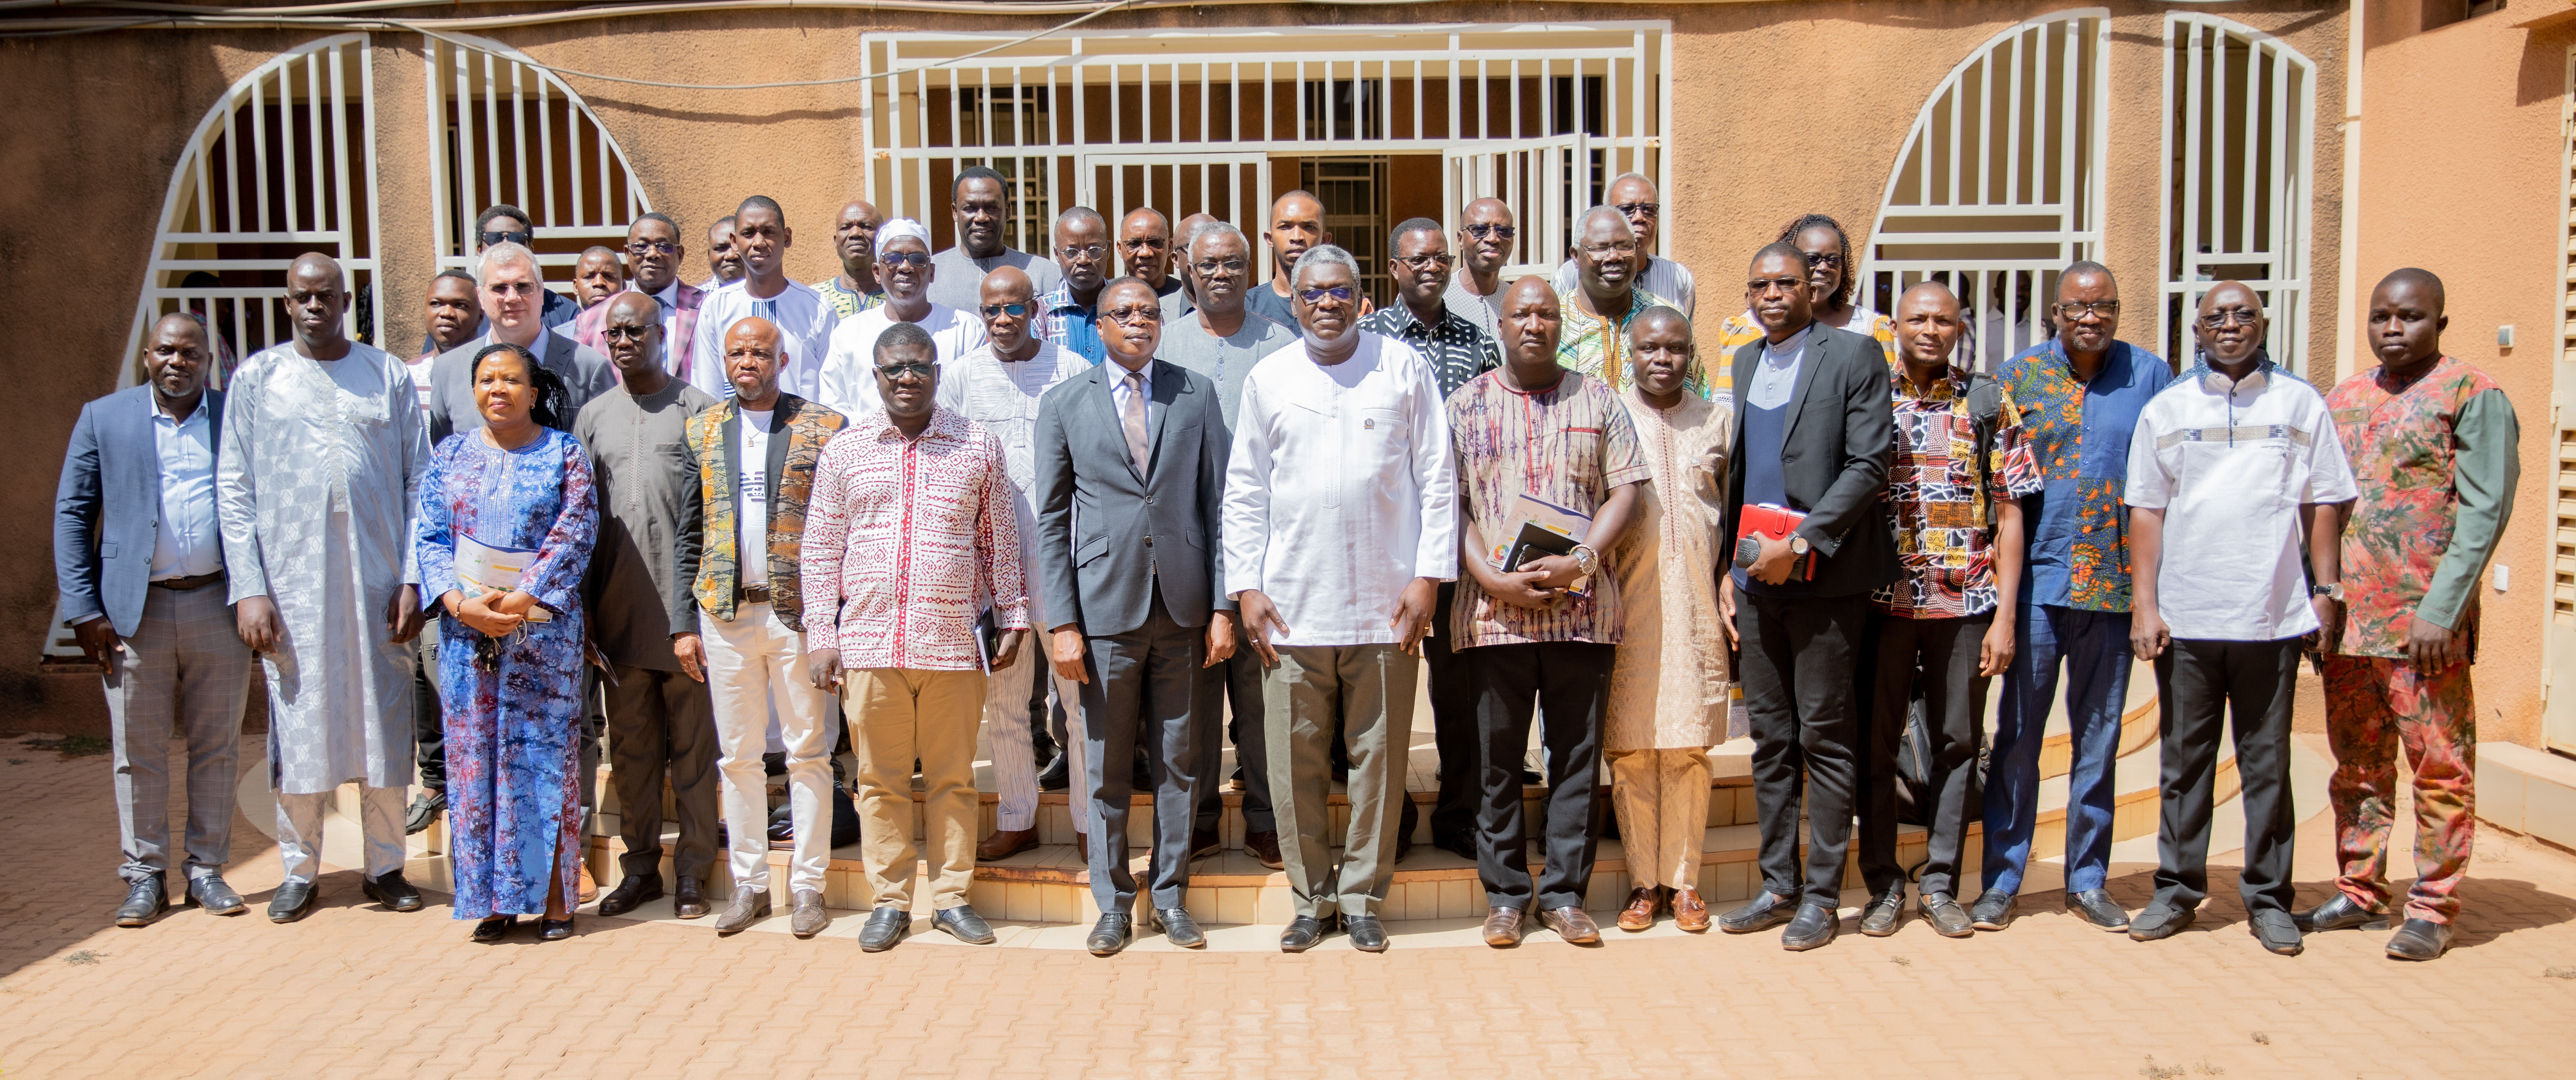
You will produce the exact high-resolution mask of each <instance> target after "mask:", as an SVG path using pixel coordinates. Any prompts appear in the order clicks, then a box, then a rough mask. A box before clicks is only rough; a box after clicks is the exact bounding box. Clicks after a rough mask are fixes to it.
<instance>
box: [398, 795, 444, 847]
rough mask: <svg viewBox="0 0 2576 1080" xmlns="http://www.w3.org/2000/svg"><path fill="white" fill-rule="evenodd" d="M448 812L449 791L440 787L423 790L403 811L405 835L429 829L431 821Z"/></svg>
mask: <svg viewBox="0 0 2576 1080" xmlns="http://www.w3.org/2000/svg"><path fill="white" fill-rule="evenodd" d="M446 812H447V792H446V791H444V790H442V789H439V788H429V789H427V790H425V791H422V792H421V793H420V795H419V797H417V798H414V799H413V800H412V801H411V808H410V809H409V810H406V811H404V812H403V835H405V836H415V835H418V834H420V833H425V832H428V831H429V826H430V823H431V822H434V821H437V820H438V815H440V814H444V813H446Z"/></svg>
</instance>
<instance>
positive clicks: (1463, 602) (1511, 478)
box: [1448, 371, 1654, 649]
mask: <svg viewBox="0 0 2576 1080" xmlns="http://www.w3.org/2000/svg"><path fill="white" fill-rule="evenodd" d="M1503 379H1504V373H1503V372H1500V371H1489V372H1486V373H1485V374H1482V375H1479V376H1476V377H1475V378H1474V379H1472V380H1469V381H1468V383H1467V385H1465V386H1462V387H1459V388H1458V392H1457V393H1455V394H1451V395H1449V406H1448V413H1449V439H1450V442H1451V444H1452V445H1454V446H1456V447H1457V455H1458V508H1459V511H1460V512H1461V514H1462V516H1464V517H1465V518H1466V520H1467V522H1468V524H1469V525H1471V526H1473V528H1474V529H1475V532H1476V535H1477V536H1478V537H1479V538H1480V539H1481V540H1482V543H1480V544H1479V545H1478V547H1479V548H1481V549H1483V550H1485V551H1487V552H1488V553H1490V551H1491V548H1492V546H1493V545H1497V544H1506V543H1508V542H1509V540H1508V539H1507V537H1508V536H1509V534H1510V533H1511V532H1512V531H1513V530H1514V529H1515V528H1516V527H1517V526H1518V525H1519V523H1520V516H1519V515H1518V514H1517V513H1516V512H1515V511H1516V509H1517V507H1518V506H1519V502H1520V496H1521V495H1522V494H1524V493H1527V494H1529V495H1531V496H1533V497H1536V498H1539V499H1544V500H1546V501H1548V502H1551V503H1554V504H1556V505H1558V506H1562V507H1565V508H1567V509H1569V510H1573V511H1575V512H1576V513H1580V514H1586V515H1589V514H1596V513H1599V512H1600V506H1601V504H1602V502H1604V501H1605V500H1607V499H1609V497H1610V491H1611V489H1613V488H1616V487H1618V486H1619V485H1621V484H1633V483H1638V482H1641V481H1646V480H1651V479H1653V478H1654V466H1653V464H1652V463H1650V462H1648V461H1647V460H1646V454H1645V451H1644V450H1643V449H1642V448H1640V447H1639V446H1638V445H1637V429H1636V425H1635V423H1634V422H1633V421H1631V420H1629V419H1628V407H1627V405H1625V404H1623V403H1621V402H1620V400H1619V397H1618V395H1616V394H1613V393H1611V392H1610V388H1609V387H1608V386H1606V385H1604V384H1603V383H1602V381H1601V380H1599V379H1595V378H1592V377H1590V376H1587V375H1584V374H1582V373H1580V372H1571V371H1569V372H1567V373H1566V374H1565V377H1564V378H1561V379H1559V380H1557V384H1556V385H1555V386H1552V387H1549V388H1548V389H1546V390H1542V391H1539V392H1538V393H1534V394H1524V393H1521V392H1520V391H1518V390H1514V389H1512V388H1511V387H1510V386H1509V385H1507V384H1505V383H1504V381H1503ZM1597 553H1598V554H1599V555H1600V557H1601V559H1602V560H1603V566H1602V568H1601V572H1600V573H1597V574H1594V575H1592V591H1591V594H1590V595H1588V596H1577V597H1574V598H1572V599H1569V600H1565V601H1561V602H1559V603H1558V604H1557V605H1556V606H1554V607H1552V608H1548V609H1546V610H1544V611H1538V610H1532V609H1529V608H1523V607H1514V606H1512V605H1509V604H1505V603H1502V602H1500V601H1497V600H1495V599H1493V598H1492V597H1491V596H1488V595H1486V593H1485V590H1484V589H1483V587H1481V586H1479V585H1477V584H1476V579H1475V578H1474V576H1472V575H1470V574H1467V573H1465V572H1463V571H1462V572H1460V573H1459V575H1458V597H1457V602H1456V603H1455V604H1452V605H1451V607H1450V624H1451V625H1450V630H1451V632H1453V633H1455V634H1456V635H1457V636H1456V637H1455V638H1453V639H1451V641H1450V643H1449V647H1450V648H1452V649H1470V648H1474V647H1476V646H1479V645H1509V644H1518V643H1524V642H1538V641H1589V642H1592V643H1594V644H1596V645H1616V644H1618V643H1619V636H1620V633H1621V632H1622V630H1623V629H1624V628H1625V627H1626V626H1627V619H1628V615H1627V611H1626V609H1625V608H1624V607H1623V606H1622V605H1621V604H1620V602H1619V582H1618V576H1617V575H1616V574H1615V573H1613V572H1612V569H1611V567H1610V565H1609V561H1610V560H1611V559H1613V558H1615V555H1614V554H1613V553H1612V552H1610V551H1607V550H1602V551H1598V552H1597ZM1487 565H1492V561H1491V560H1490V559H1488V561H1487Z"/></svg>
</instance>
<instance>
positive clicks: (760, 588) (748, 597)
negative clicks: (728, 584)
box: [742, 585, 769, 604]
mask: <svg viewBox="0 0 2576 1080" xmlns="http://www.w3.org/2000/svg"><path fill="white" fill-rule="evenodd" d="M742 602H743V603H746V604H766V603H768V602H769V586H767V585H746V586H743V589H742Z"/></svg>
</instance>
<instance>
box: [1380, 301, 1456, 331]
mask: <svg viewBox="0 0 2576 1080" xmlns="http://www.w3.org/2000/svg"><path fill="white" fill-rule="evenodd" d="M1385 310H1386V312H1387V313H1388V314H1387V319H1388V320H1389V321H1391V322H1393V323H1394V324H1395V325H1393V326H1390V327H1388V328H1387V329H1389V330H1392V331H1394V332H1395V333H1396V334H1398V335H1402V336H1405V337H1414V336H1417V335H1416V334H1415V331H1417V330H1419V331H1420V334H1419V335H1418V336H1420V337H1426V338H1427V337H1431V336H1433V335H1435V334H1437V333H1439V332H1440V329H1441V328H1442V327H1444V326H1447V325H1449V323H1450V321H1451V320H1454V319H1457V318H1458V313H1457V312H1454V311H1451V310H1449V309H1448V308H1446V307H1443V308H1441V309H1440V321H1439V322H1424V321H1422V316H1420V315H1416V314H1414V313H1413V306H1412V305H1410V304H1407V303H1405V302H1404V301H1403V300H1401V299H1398V300H1397V301H1396V302H1395V303H1393V304H1390V305H1388V306H1387V307H1386V308H1385ZM1461 321H1463V320H1461Z"/></svg>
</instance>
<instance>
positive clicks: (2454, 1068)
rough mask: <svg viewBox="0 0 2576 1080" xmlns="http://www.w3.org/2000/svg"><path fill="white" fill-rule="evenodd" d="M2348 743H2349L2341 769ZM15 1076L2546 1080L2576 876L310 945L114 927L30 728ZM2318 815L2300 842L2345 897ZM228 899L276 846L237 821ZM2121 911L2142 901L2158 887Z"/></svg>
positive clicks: (358, 908) (2572, 1003) (103, 785)
mask: <svg viewBox="0 0 2576 1080" xmlns="http://www.w3.org/2000/svg"><path fill="white" fill-rule="evenodd" d="M2319 749H2322V747H2319ZM0 762H5V763H0V837H5V840H0V854H4V855H5V856H6V858H5V862H0V865H5V866H6V868H7V871H8V873H7V874H6V876H5V877H0V927H6V928H7V929H8V934H7V936H6V937H5V939H0V1077H5V1078H6V1080H28V1078H39V1077H70V1076H100V1075H120V1076H130V1077H145V1076H149V1077H177V1076H225V1077H231V1076H281V1075H288V1074H295V1075H303V1076H322V1077H339V1076H351V1077H355V1076H370V1077H377V1076H422V1077H444V1076H474V1077H504V1078H518V1077H544V1076H580V1077H589V1076H626V1075H651V1076H686V1077H698V1076H712V1075H716V1074H717V1073H718V1072H719V1070H722V1071H724V1072H728V1073H731V1074H734V1075H745V1076H764V1077H765V1076H802V1075H827V1076H871V1077H874V1076H886V1077H893V1076H907V1077H910V1076H1013V1077H1017V1076H1032V1075H1055V1074H1061V1075H1090V1076H1156V1077H1161V1076H1182V1075H1188V1076H1219V1075H1221V1076H1246V1077H1249V1076H1307V1075H1320V1076H1359V1075H1369V1076H1389V1075H1420V1076H1443V1075H1473V1076H1477V1077H1480V1078H1483V1077H1518V1076H1533V1077H1536V1076H1549V1077H1561V1076H1567V1075H1598V1076H1618V1077H1624V1076H1646V1075H1655V1076H1729V1075H1743V1076H1762V1077H1766V1078H1768V1077H1803V1076H1854V1075H1864V1074H1867V1075H1879V1076H1890V1075H1920V1076H1971V1075H1972V1076H1977V1077H2010V1076H2032V1077H2056V1076H2117V1077H2133V1076H2145V1077H2158V1078H2191V1077H2200V1076H2227V1077H2233V1078H2245V1077H2267V1076H2336V1077H2342V1076H2356V1077H2424V1076H2434V1075H2453V1076H2517V1077H2521V1076H2551V1075H2561V1076H2563V1075H2570V1074H2571V1073H2576V1054H2571V1052H2570V1051H2571V1044H2576V979H2571V978H2562V977H2552V976H2549V975H2547V974H2546V972H2547V970H2548V969H2550V968H2553V967H2557V968H2576V858H2570V857H2569V856H2567V855H2566V854H2565V853H2562V852H2557V851H2552V850H2547V849H2543V848H2538V847H2535V846H2533V845H2531V844H2528V843H2525V842H2521V841H2517V840H2513V839H2510V838H2505V837H2501V836H2498V835H2496V834H2494V833H2492V832H2490V833H2489V834H2488V835H2487V836H2486V837H2484V838H2483V841H2484V842H2482V843H2481V844H2480V845H2479V850H2478V861H2477V863H2476V866H2475V868H2474V874H2475V877H2474V878H2473V879H2472V880H2471V881H2470V882H2469V883H2468V885H2467V886H2466V887H2465V889H2464V890H2463V895H2464V897H2465V899H2466V902H2467V908H2468V912H2467V916H2466V919H2465V922H2464V933H2463V936H2462V941H2461V946H2460V947H2459V948H2457V949H2456V950H2455V951H2454V952H2453V953H2452V954H2451V955H2450V957H2448V958H2447V959H2444V960H2443V961H2441V962H2439V963H2436V964H2430V965H2401V964H2397V963H2394V962H2391V961H2388V960H2385V959H2382V958H2381V956H2380V954H2379V948H2378V946H2379V935H2377V934H2368V935H2365V934H2360V933H2342V934H2333V935H2327V936H2324V937H2320V938H2315V939H2311V945H2310V948H2309V950H2308V952H2307V955H2305V956H2302V957H2299V958H2297V959H2281V958H2277V957H2272V956H2269V955H2266V954H2264V953H2262V952H2261V951H2259V950H2258V949H2256V947H2255V946H2254V943H2253V941H2252V940H2251V939H2250V938H2249V937H2248V936H2247V935H2246V933H2245V930H2244V925H2243V912H2242V910H2241V908H2240V907H2239V906H2238V905H2237V903H2236V901H2235V899H2234V895H2233V894H2234V883H2233V880H2232V877H2229V878H2228V879H2227V880H2225V881H2223V882H2222V883H2221V885H2220V887H2219V888H2218V889H2217V892H2218V893H2219V894H2220V898H2219V899H2218V900H2216V901H2214V902H2213V903H2212V904H2211V905H2210V906H2209V908H2208V909H2207V910H2206V911H2205V912H2204V919H2203V922H2202V927H2203V928H2202V929H2196V930H2195V931H2193V932H2191V933H2188V934H2186V935H2184V936H2183V937H2181V938H2179V939H2176V940H2174V941H2169V942H2164V943H2161V944H2158V945H2139V944H2135V943H2132V942H2129V941H2128V940H2126V939H2125V938H2119V937H2114V936H2111V935H2106V934H2101V933H2097V932H2094V931H2090V930H2085V929H2081V928H2079V927H2078V926H2076V925H2075V924H2074V923H2073V922H2072V921H2071V920H2069V919H2067V918H2065V917H2064V916H2062V915H2059V914H2056V913H2055V912H2054V911H2053V910H2051V909H2053V908H2054V906H2055V901H2056V897H2055V896H2054V895H2043V896H2037V897H2033V898H2030V899H2032V900H2033V901H2035V902H2034V904H2032V905H2031V906H2032V907H2033V908H2035V909H2037V910H2038V912H2039V913H2037V914H2033V915H2029V916H2026V917H2025V918H2024V919H2023V920H2022V921H2021V922H2020V923H2019V924H2017V925H2016V926H2015V927H2014V928H2013V930H2012V931H2010V932H2009V933H2006V934H2001V935H1981V936H1979V937H1977V938H1975V939H1972V940H1968V941H1948V940H1944V939H1941V938H1938V937H1935V936H1934V935H1932V934H1931V932H1930V931H1929V930H1928V929H1925V928H1924V927H1923V926H1922V925H1921V924H1920V923H1909V924H1908V926H1907V928H1906V930H1905V931H1904V932H1903V933H1901V934H1899V935H1898V936H1896V937H1894V938H1892V939H1888V940H1884V941H1872V940H1868V939H1864V938H1860V937H1858V936H1857V935H1851V936H1846V937H1845V938H1844V939H1843V940H1841V941H1839V942H1837V943H1835V944H1834V945H1833V946H1831V947H1829V948H1827V949H1824V950H1822V951H1821V952H1816V953H1808V954H1805V955H1800V956H1791V955H1788V954H1784V953H1782V952H1781V951H1779V949H1778V948H1777V946H1776V939H1775V938H1774V937H1773V936H1772V935H1767V934H1766V935H1757V936H1754V937H1751V938H1728V937H1723V936H1720V935H1714V934H1712V935H1709V936H1706V937H1700V938H1689V939H1681V940H1675V939H1660V940H1656V941H1653V942H1651V943H1650V942H1643V941H1633V942H1615V941H1614V942H1612V943H1611V944H1610V945H1608V946H1607V947H1604V948H1599V949H1590V950H1585V949H1576V948H1573V947H1570V946H1566V945H1562V944H1546V945H1532V946H1529V947H1525V948H1522V949H1520V950H1517V951H1513V952H1507V953H1505V952H1493V951H1490V950H1485V949H1479V948H1464V949H1427V948H1426V949H1413V950H1398V951H1395V952H1391V953H1388V954H1386V955H1384V956H1365V955H1361V954H1357V953H1350V952H1338V953H1331V954H1323V953H1317V954H1312V955H1308V956H1303V957H1288V956H1276V955H1259V954H1232V955H1225V954H1219V955H1198V956H1177V955H1143V954H1131V955H1128V956H1124V957H1120V958H1117V959H1115V960H1109V961H1101V960H1094V959H1092V958H1090V957H1088V956H1084V955H1082V954H1079V953H1069V952H1057V951H1047V950H1007V951H1006V950H970V949H962V948H899V949H896V950H894V951H893V952H891V953H886V954H883V955H878V956H869V955H866V954H863V953H861V952H859V951H858V949H857V947H856V946H855V945H854V944H852V943H850V942H847V941H813V942H798V941H795V940H793V939H790V938H786V937H784V936H782V935H769V934H755V935H745V936H743V937H741V938H736V939H732V940H719V939H717V938H716V937H715V936H714V935H712V934H707V933H703V932H700V931H695V930H681V929H675V928H670V927H662V926H654V925H649V924H638V923H625V922H609V921H600V920H593V921H590V922H587V923H585V925H584V933H583V934H582V935H581V936H579V937H577V938H575V939H574V940H572V941H569V942H564V943H561V944H555V945H543V946H541V945H537V944H535V943H533V942H524V941H514V942H513V943H511V944H507V945H503V946H498V947H478V946H474V945H470V944H468V943H467V942H466V941H465V940H464V936H465V928H464V927H463V926H462V925H460V924H458V923H455V922H452V921H450V920H449V919H447V918H446V909H445V908H444V907H443V906H436V905H433V906H432V907H431V908H430V909H429V910H428V911H426V912H424V913H421V914H417V915H394V914H390V913H387V912H384V911H382V910H379V909H377V908H375V907H374V906H372V905H365V904H363V903H362V902H361V900H360V898H359V897H358V895H357V879H356V876H355V874H354V873H349V872H341V873H335V874H332V875H330V876H329V877H327V878H326V879H325V894H324V899H323V903H324V905H325V907H324V908H323V910H321V911H320V912H319V913H317V914H315V915H314V916H313V917H312V918H310V919H308V920H306V921H305V922H303V923H300V924H297V925H295V926H291V927H281V926H274V925H271V924H269V923H268V922H267V921H265V920H264V919H263V918H261V917H260V916H259V914H258V913H257V909H256V908H254V911H253V913H252V914H251V915H249V916H245V917H242V918H236V919H215V918H212V917H209V916H207V915H205V914H204V913H202V912H197V911H190V910H181V911H176V912H174V913H173V914H171V915H170V916H168V917H167V918H165V919H164V920H163V921H161V922H160V923H158V924H156V925H154V926H152V927H150V928H148V929H143V930H118V929H115V928H114V927H112V926H109V925H108V920H107V914H108V912H109V911H110V910H111V909H112V908H113V907H114V905H115V903H116V901H117V899H118V896H119V890H118V888H117V885H116V882H115V880H114V865H115V861H116V855H115V841H114V838H115V810H114V807H113V805H112V804H111V802H110V799H109V789H108V772H107V770H108V764H107V759H105V758H103V757H86V758H78V759H73V760H61V759H59V758H58V757H57V755H55V754H52V753H48V752H39V751H34V750H29V749H26V748H25V744H24V743H23V742H22V741H19V740H16V739H14V738H0ZM2322 821H2323V819H2322V817H2318V818H2312V819H2311V820H2310V821H2309V823H2308V825H2307V827H2306V828H2305V829H2304V830H2303V831H2302V832H2301V834H2300V838H2299V844H2300V852H2301V857H2300V859H2299V865H2300V880H2301V881H2302V882H2303V885H2302V888H2301V896H2302V902H2303V903H2305V902H2309V901H2312V900H2313V899H2315V898H2317V897H2320V896H2322V895H2323V893H2324V890H2325V888H2326V886H2325V884H2324V882H2325V880H2326V876H2327V874H2328V872H2329V870H2328V861H2329V859H2328V854H2329V849H2328V846H2327V845H2328V837H2327V835H2326V832H2325V830H2324V828H2323V827H2322ZM234 837H235V846H234V857H235V860H236V862H235V869H234V870H233V872H232V875H231V876H232V880H233V881H234V882H235V883H236V884H237V885H238V886H239V887H240V888H241V889H242V890H243V892H244V893H245V894H246V895H249V896H250V897H251V898H252V901H253V903H254V904H255V905H256V904H264V903H265V901H266V899H267V894H268V891H269V890H270V889H271V888H272V887H273V886H274V885H275V883H276V881H277V876H278V869H277V862H276V857H275V854H274V850H273V848H271V847H270V846H269V845H268V843H267V841H266V839H265V838H264V837H263V836H262V835H261V834H260V833H259V831H258V830H256V829H254V828H252V827H251V826H250V824H249V823H248V822H241V823H239V824H238V826H237V827H236V829H235V831H234ZM2114 892H2115V893H2117V894H2118V895H2119V896H2120V898H2121V899H2122V900H2123V901H2124V902H2125V903H2128V904H2129V905H2131V906H2132V907H2134V906H2136V905H2138V904H2140V903H2141V902H2143V901H2144V899H2145V896H2146V893H2147V883H2146V881H2145V879H2144V878H2143V877H2142V876H2141V877H2131V878H2127V879H2123V880H2121V881H2118V882H2115V883H2114Z"/></svg>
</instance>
